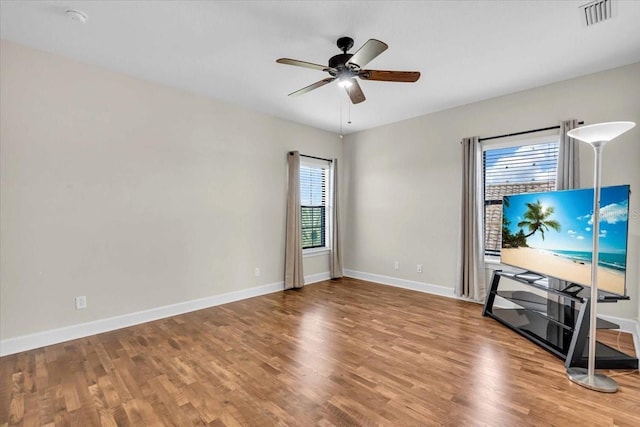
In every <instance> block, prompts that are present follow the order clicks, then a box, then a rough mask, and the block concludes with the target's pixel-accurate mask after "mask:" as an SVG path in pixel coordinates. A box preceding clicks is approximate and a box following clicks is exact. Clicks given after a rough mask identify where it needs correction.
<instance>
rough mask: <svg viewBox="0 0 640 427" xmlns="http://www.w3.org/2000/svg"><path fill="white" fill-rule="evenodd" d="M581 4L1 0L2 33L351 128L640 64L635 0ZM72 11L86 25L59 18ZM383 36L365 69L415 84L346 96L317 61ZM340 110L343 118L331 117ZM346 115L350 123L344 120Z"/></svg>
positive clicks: (369, 86)
mask: <svg viewBox="0 0 640 427" xmlns="http://www.w3.org/2000/svg"><path fill="white" fill-rule="evenodd" d="M586 1H587V0H578V1H569V0H567V1H484V0H479V1H425V2H419V1H407V2H403V1H342V2H339V1H301V2H294V1H228V2H227V1H215V2H214V1H150V0H144V1H133V0H130V1H7V0H2V1H1V2H0V16H1V19H0V35H1V37H2V38H3V39H8V40H12V41H15V42H18V43H22V44H25V45H29V46H32V47H36V48H39V49H43V50H46V51H51V52H55V53H59V54H62V55H65V56H68V57H71V58H75V59H77V60H79V61H82V62H86V63H90V64H96V65H101V66H104V67H107V68H110V69H113V70H117V71H121V72H124V73H127V74H130V75H133V76H137V77H140V78H143V79H147V80H151V81H155V82H159V83H163V84H166V85H170V86H173V87H177V88H181V89H185V90H188V91H191V92H195V93H199V94H202V95H206V96H210V97H213V98H216V99H219V100H223V101H227V102H231V103H234V104H238V105H241V106H245V107H248V108H252V109H255V110H258V111H262V112H265V113H268V114H272V115H275V116H278V117H282V118H285V119H288V120H292V121H295V122H299V123H303V124H306V125H310V126H314V127H317V128H321V129H325V130H329V131H332V132H335V133H339V132H340V128H341V122H342V126H343V133H344V134H348V133H352V132H355V131H361V130H364V129H369V128H373V127H377V126H381V125H384V124H387V123H392V122H396V121H399V120H403V119H408V118H411V117H415V116H420V115H423V114H427V113H430V112H434V111H439V110H443V109H447V108H451V107H454V106H458V105H463V104H468V103H471V102H475V101H479V100H482V99H488V98H492V97H495V96H499V95H504V94H507V93H512V92H517V91H520V90H524V89H528V88H532V87H536V86H540V85H544V84H548V83H552V82H556V81H560V80H565V79H569V78H572V77H576V76H580V75H585V74H589V73H593V72H597V71H601V70H605V69H609V68H614V67H618V66H622V65H626V64H630V63H634V62H639V61H640V24H638V23H639V22H640V1H633V0H631V1H625V0H614V1H615V3H614V18H613V19H611V20H610V21H605V22H603V23H600V24H597V25H595V26H592V27H588V28H587V27H586V26H585V25H584V24H583V23H582V21H581V15H580V9H579V6H580V5H582V4H584V3H585V2H586ZM68 8H73V9H78V10H81V11H83V12H85V13H86V14H87V15H88V21H87V23H86V24H84V25H83V24H80V23H78V22H74V21H71V20H70V19H68V18H67V17H66V16H65V14H64V11H65V10H66V9H68ZM343 35H347V36H350V37H352V38H354V39H355V45H354V48H353V49H352V50H351V52H352V53H353V52H355V50H356V49H357V48H358V47H360V46H361V45H362V44H363V43H364V42H365V41H366V40H367V39H369V38H376V39H379V40H382V41H384V42H386V43H387V44H388V45H389V49H388V50H387V51H386V52H384V53H382V55H380V56H379V57H377V58H376V59H374V60H373V61H372V62H371V63H370V64H368V66H367V67H366V68H370V69H382V70H407V71H420V72H421V73H422V77H421V78H420V80H419V81H418V82H417V83H390V82H375V81H361V87H362V89H363V91H364V93H365V95H366V97H367V100H366V101H365V102H364V103H361V104H358V105H352V106H351V107H350V108H349V102H348V98H347V96H346V94H345V93H344V91H343V90H342V89H341V88H339V87H338V86H337V85H336V84H331V85H327V86H324V87H321V88H319V89H317V90H315V91H312V92H310V93H307V94H305V95H302V96H297V97H288V96H287V94H288V93H290V92H293V91H294V90H297V89H300V88H302V87H304V86H307V85H309V84H311V83H313V82H316V81H318V80H321V79H323V78H325V77H327V76H328V75H327V74H325V73H323V72H321V71H316V70H311V69H306V68H300V67H292V66H288V65H281V64H276V62H275V60H276V59H277V58H280V57H289V58H294V59H299V60H303V61H308V62H314V63H320V64H325V63H326V62H327V61H328V58H329V57H330V56H333V55H335V54H338V53H340V52H339V50H338V48H337V47H336V46H335V41H336V39H337V38H338V37H340V36H343ZM341 109H342V120H341ZM349 115H350V118H351V122H352V123H351V124H350V125H348V124H347V123H346V122H347V119H348V118H349Z"/></svg>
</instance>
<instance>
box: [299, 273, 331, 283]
mask: <svg viewBox="0 0 640 427" xmlns="http://www.w3.org/2000/svg"><path fill="white" fill-rule="evenodd" d="M329 279H331V275H330V274H329V272H328V271H325V272H323V273H317V274H310V275H308V276H304V284H305V285H312V284H314V283H318V282H322V281H324V280H329Z"/></svg>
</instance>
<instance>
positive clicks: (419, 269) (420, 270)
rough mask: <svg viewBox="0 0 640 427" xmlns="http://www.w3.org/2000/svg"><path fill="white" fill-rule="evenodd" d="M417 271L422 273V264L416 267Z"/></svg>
mask: <svg viewBox="0 0 640 427" xmlns="http://www.w3.org/2000/svg"><path fill="white" fill-rule="evenodd" d="M416 270H417V271H418V273H422V264H418V265H417V266H416Z"/></svg>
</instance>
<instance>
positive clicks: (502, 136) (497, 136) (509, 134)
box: [478, 122, 584, 142]
mask: <svg viewBox="0 0 640 427" xmlns="http://www.w3.org/2000/svg"><path fill="white" fill-rule="evenodd" d="M578 124H579V125H583V124H584V122H578ZM553 129H560V125H558V126H549V127H548V128H540V129H531V130H524V131H522V132H515V133H507V134H504V135H496V136H488V137H486V138H478V142H482V141H488V140H490V139H498V138H506V137H508V136H518V135H526V134H528V133H535V132H543V131H545V130H553Z"/></svg>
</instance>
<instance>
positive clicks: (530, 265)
mask: <svg viewBox="0 0 640 427" xmlns="http://www.w3.org/2000/svg"><path fill="white" fill-rule="evenodd" d="M628 218H629V186H628V185H619V186H613V187H604V188H602V189H601V193H600V233H599V235H600V236H599V245H600V246H599V250H598V258H599V259H598V289H599V290H602V291H606V292H609V293H612V294H616V295H621V296H625V295H626V288H625V274H626V268H627V233H628ZM592 245H593V189H592V188H589V189H576V190H565V191H549V192H544V193H526V194H517V195H511V196H505V197H504V199H503V203H502V248H501V251H500V262H502V263H504V264H508V265H511V266H514V267H518V268H522V269H524V270H527V271H531V272H535V273H539V274H541V275H544V276H549V277H554V278H557V279H561V280H566V281H568V282H571V283H575V284H579V285H584V286H590V285H591V259H592V257H591V254H592Z"/></svg>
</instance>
